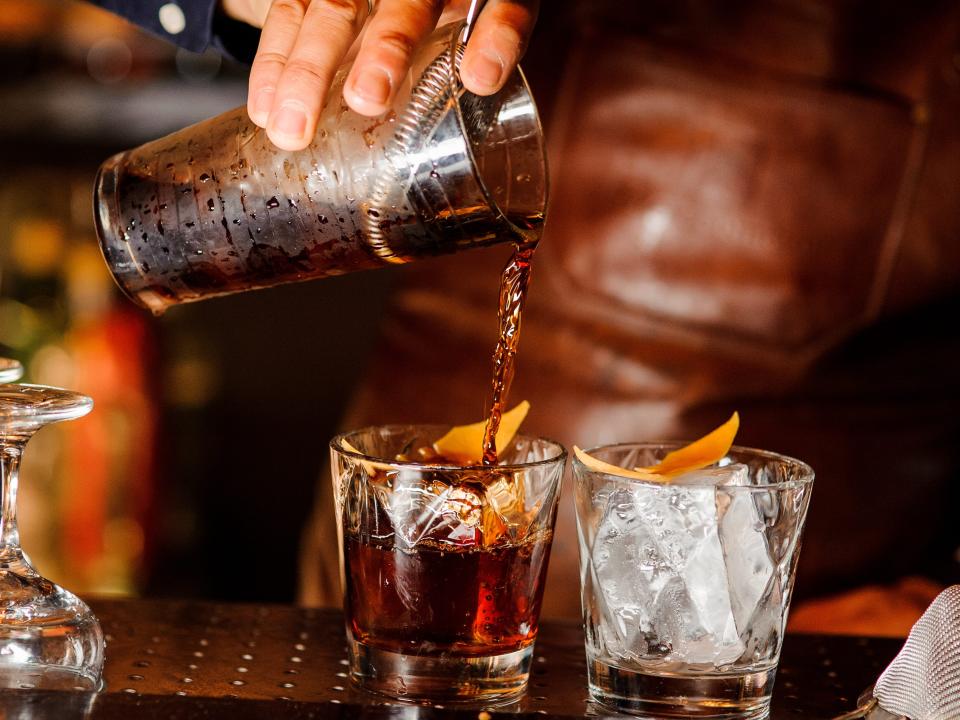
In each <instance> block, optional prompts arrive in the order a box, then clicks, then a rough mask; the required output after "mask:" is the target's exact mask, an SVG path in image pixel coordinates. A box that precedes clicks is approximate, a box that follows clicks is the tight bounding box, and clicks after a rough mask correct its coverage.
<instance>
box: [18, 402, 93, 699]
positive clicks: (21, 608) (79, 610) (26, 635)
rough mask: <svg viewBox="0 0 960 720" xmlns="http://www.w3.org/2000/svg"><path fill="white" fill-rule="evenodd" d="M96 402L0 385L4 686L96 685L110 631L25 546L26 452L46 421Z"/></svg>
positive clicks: (70, 416) (69, 415) (54, 687)
mask: <svg viewBox="0 0 960 720" xmlns="http://www.w3.org/2000/svg"><path fill="white" fill-rule="evenodd" d="M92 408H93V401H92V400H91V399H90V398H88V397H86V396H84V395H80V394H79V393H75V392H71V391H69V390H61V389H58V388H51V387H43V386H39V385H0V490H2V512H0V688H24V689H26V688H36V689H43V690H95V689H97V688H99V686H100V682H101V680H100V678H101V673H102V670H103V645H104V643H103V632H102V631H101V629H100V623H99V622H98V621H97V618H96V617H95V616H94V615H93V613H92V612H91V611H90V608H89V607H87V605H86V604H85V603H84V602H83V601H82V600H80V599H79V598H78V597H77V596H76V595H74V594H73V593H71V592H68V591H67V590H64V589H63V588H61V587H59V586H57V585H55V584H54V583H52V582H50V581H49V580H46V579H45V578H43V577H42V576H41V575H40V574H39V573H38V572H37V571H36V570H35V569H34V568H33V566H32V565H31V564H30V561H29V559H28V558H27V557H26V556H25V555H24V553H23V551H22V550H21V549H20V533H19V531H18V528H17V483H18V480H19V470H20V459H21V457H22V455H23V451H24V448H25V446H26V444H27V442H28V441H29V440H30V438H31V437H32V436H33V434H34V433H35V432H36V431H37V430H39V429H40V428H42V427H43V426H44V425H48V424H50V423H54V422H59V421H61V420H73V419H75V418H79V417H82V416H83V415H86V414H87V413H88V412H90V410H91V409H92Z"/></svg>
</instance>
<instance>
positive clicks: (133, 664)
mask: <svg viewBox="0 0 960 720" xmlns="http://www.w3.org/2000/svg"><path fill="white" fill-rule="evenodd" d="M90 604H91V606H92V607H93V609H94V611H95V612H96V613H97V615H98V616H99V618H100V620H101V623H102V624H103V629H104V633H105V634H106V636H107V662H106V668H105V672H104V680H105V683H106V687H105V689H104V691H103V692H102V693H99V694H98V695H95V696H84V695H83V694H79V693H77V694H73V693H41V692H36V691H30V690H24V691H5V692H3V693H2V694H0V697H2V700H0V717H4V718H18V719H19V720H28V719H29V720H36V719H37V718H58V719H60V718H64V719H65V720H70V719H71V718H77V719H79V718H91V719H93V720H107V719H110V720H114V719H122V720H134V719H137V720H139V719H143V720H154V719H157V720H159V719H160V718H163V719H164V720H179V719H182V720H186V719H187V718H203V719H204V720H221V718H222V719H223V720H227V719H229V720H246V719H247V718H250V719H253V718H270V719H271V720H284V719H286V718H290V719H294V720H306V719H307V718H314V719H316V720H319V719H320V718H330V719H331V720H337V719H339V718H356V717H362V718H365V719H366V718H371V719H373V720H376V719H379V718H384V719H387V718H403V720H416V719H418V718H427V719H429V720H441V719H443V718H450V720H465V719H466V718H476V717H477V715H478V709H472V710H465V709H452V708H445V707H442V706H433V707H425V706H416V705H410V704H404V703H398V702H392V701H389V700H387V699H383V698H379V697H375V696H373V695H369V694H366V693H364V692H361V691H359V690H357V689H355V688H353V687H351V684H350V680H349V678H348V676H347V659H346V648H345V646H344V629H343V621H342V616H341V614H340V612H339V611H338V610H333V609H307V608H298V607H293V606H283V605H249V604H247V605H241V604H214V603H204V602H184V601H163V600H100V601H96V600H95V601H92V602H91V603H90ZM900 646H901V642H900V641H899V640H889V639H878V638H852V637H837V636H815V635H788V636H787V638H786V640H785V642H784V648H783V657H782V660H781V664H780V671H779V674H778V677H777V683H776V686H775V689H774V697H773V707H772V711H771V718H774V719H775V720H788V719H789V720H807V719H809V720H820V719H829V718H833V717H834V716H836V715H838V714H840V713H842V712H845V711H848V710H851V709H852V708H853V707H854V706H855V704H856V699H857V696H858V695H859V694H860V693H861V692H862V691H863V690H864V689H865V688H866V687H868V686H869V685H871V684H872V683H873V682H874V680H876V678H877V676H878V675H879V673H880V672H881V670H882V669H883V668H884V667H885V666H886V664H887V663H888V662H889V661H890V660H891V659H892V658H893V656H894V655H895V654H896V653H897V651H898V650H899V648H900ZM73 695H76V697H72V696H73ZM490 714H491V715H492V716H493V717H494V718H495V717H496V716H497V715H513V716H515V715H518V714H519V715H525V716H529V717H530V719H531V720H533V718H535V717H542V716H548V717H556V718H567V717H583V716H603V715H607V714H609V713H608V712H606V711H605V710H604V709H603V708H602V707H599V706H597V705H596V704H594V703H592V702H590V701H589V700H588V699H587V687H586V670H585V665H584V652H583V637H582V633H581V629H580V625H579V624H578V623H574V622H550V621H547V622H544V623H541V627H540V634H539V639H538V640H537V645H536V654H535V658H534V664H533V671H532V674H531V678H530V687H529V689H528V691H527V694H526V696H525V697H524V698H523V699H522V700H520V701H519V702H517V703H514V704H512V705H510V706H506V707H501V708H491V709H490Z"/></svg>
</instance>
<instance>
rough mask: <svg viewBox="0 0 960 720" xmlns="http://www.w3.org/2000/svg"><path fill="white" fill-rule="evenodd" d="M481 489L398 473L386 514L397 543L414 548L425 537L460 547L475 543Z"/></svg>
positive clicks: (478, 529) (481, 509)
mask: <svg viewBox="0 0 960 720" xmlns="http://www.w3.org/2000/svg"><path fill="white" fill-rule="evenodd" d="M481 492H482V488H478V487H475V486H474V485H473V484H471V483H463V484H457V485H452V484H449V483H446V482H444V481H443V480H442V479H431V478H428V477H423V476H421V475H419V474H415V475H413V476H412V477H410V478H404V477H403V471H401V472H400V473H399V476H398V478H397V479H396V481H395V482H394V487H393V489H392V491H391V492H390V493H389V495H388V498H387V514H388V515H389V517H390V522H391V523H392V525H393V528H394V532H395V538H396V540H395V542H396V543H397V545H399V546H400V547H402V548H407V549H413V548H414V547H415V546H416V545H417V543H419V542H422V541H424V540H434V541H437V542H441V543H450V544H454V545H458V546H461V547H464V546H471V545H476V544H478V543H479V541H480V538H481V530H480V524H481V520H482V514H483V499H482V497H481V495H480V493H481Z"/></svg>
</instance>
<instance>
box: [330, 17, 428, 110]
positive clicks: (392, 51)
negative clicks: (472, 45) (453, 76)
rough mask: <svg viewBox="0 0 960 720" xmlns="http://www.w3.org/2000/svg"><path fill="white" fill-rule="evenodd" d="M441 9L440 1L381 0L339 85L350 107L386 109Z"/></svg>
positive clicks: (354, 108) (357, 108)
mask: <svg viewBox="0 0 960 720" xmlns="http://www.w3.org/2000/svg"><path fill="white" fill-rule="evenodd" d="M442 10H443V2H442V0H381V2H380V5H379V7H378V8H377V12H376V14H375V15H374V16H373V19H372V20H371V21H370V25H369V27H368V28H367V31H366V34H365V35H364V38H363V43H362V45H361V47H360V52H359V54H358V55H357V59H356V61H355V62H354V64H353V68H352V69H351V70H350V74H349V75H348V76H347V81H346V83H345V84H344V87H343V97H344V99H345V100H346V101H347V104H348V105H349V106H350V108H351V109H353V110H354V111H355V112H358V113H360V114H361V115H380V114H382V113H384V112H386V111H387V109H388V108H389V107H390V103H391V101H392V100H393V96H394V94H395V92H396V89H397V87H398V86H399V85H400V82H401V80H402V79H403V77H404V76H405V75H406V74H407V71H408V70H409V69H410V61H411V58H412V56H413V53H414V52H416V49H417V47H418V46H419V45H420V43H421V42H422V41H423V39H424V38H425V37H426V36H427V35H428V34H429V33H430V32H431V31H432V30H433V28H434V27H436V24H437V20H438V19H439V18H440V13H441V11H442Z"/></svg>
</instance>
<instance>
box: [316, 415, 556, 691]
mask: <svg viewBox="0 0 960 720" xmlns="http://www.w3.org/2000/svg"><path fill="white" fill-rule="evenodd" d="M447 430H448V428H446V427H442V426H422V425H421V426H387V427H373V428H367V429H364V430H358V431H356V432H352V433H347V434H345V435H341V436H338V437H336V438H334V439H333V440H332V441H331V444H330V447H331V460H332V463H331V464H332V474H333V483H334V493H335V499H336V511H337V523H338V526H339V530H340V533H339V537H340V542H341V560H342V565H341V570H342V584H343V590H344V611H345V615H346V623H347V640H348V645H349V653H350V674H351V677H352V678H353V680H354V682H356V683H357V684H358V685H360V686H361V687H363V688H365V689H367V690H371V691H374V692H378V693H381V694H385V695H388V696H391V697H394V698H399V699H404V700H419V701H432V702H442V703H457V702H466V703H474V702H478V703H481V704H483V705H487V704H490V703H492V702H505V701H509V700H511V699H513V698H515V697H516V696H517V695H519V694H520V693H522V692H523V690H524V688H525V687H526V684H527V679H528V675H529V670H530V660H531V657H532V654H533V643H534V640H535V639H536V635H537V622H538V619H539V614H540V601H541V598H542V595H543V585H544V579H545V576H546V569H547V560H548V557H549V554H550V544H551V540H552V534H553V525H554V520H555V517H556V509H557V499H558V497H559V493H560V481H561V478H562V476H563V467H564V461H565V459H566V452H565V451H564V449H563V447H562V446H560V445H558V444H557V443H554V442H551V441H549V440H544V439H538V438H532V437H526V436H522V435H517V436H515V437H514V438H513V439H512V440H511V442H510V444H509V446H508V447H506V448H505V449H504V450H502V451H501V453H500V462H499V464H497V465H492V466H482V465H480V464H479V463H478V464H477V465H473V466H468V465H465V464H463V463H459V462H456V461H453V460H451V459H450V458H448V457H444V456H442V455H438V454H437V453H436V452H435V451H434V449H433V448H434V447H435V446H434V443H435V441H437V439H438V438H441V436H443V435H444V433H445V432H446V431H447ZM479 447H480V443H479V441H478V442H477V448H478V450H479Z"/></svg>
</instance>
